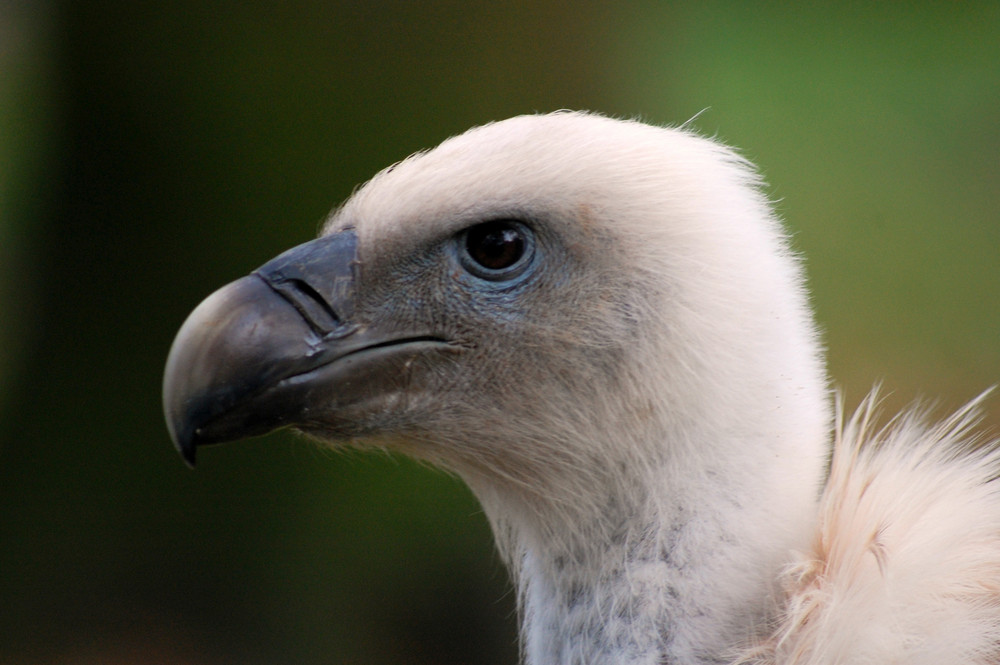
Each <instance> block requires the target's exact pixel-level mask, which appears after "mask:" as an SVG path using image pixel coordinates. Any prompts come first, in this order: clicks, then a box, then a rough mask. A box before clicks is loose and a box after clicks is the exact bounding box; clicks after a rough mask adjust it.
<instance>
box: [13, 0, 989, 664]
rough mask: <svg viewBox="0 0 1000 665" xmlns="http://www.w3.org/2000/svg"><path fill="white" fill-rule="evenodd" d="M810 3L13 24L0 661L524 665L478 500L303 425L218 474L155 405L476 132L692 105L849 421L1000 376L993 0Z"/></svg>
mask: <svg viewBox="0 0 1000 665" xmlns="http://www.w3.org/2000/svg"><path fill="white" fill-rule="evenodd" d="M785 4H786V3H717V2H686V3H685V2H682V3H654V2H647V3H641V2H639V3H636V2H622V3H604V2H586V1H585V2H558V1H555V0H541V1H538V2H511V3H492V2H469V1H458V0H455V1H449V0H432V1H430V2H404V1H400V0H396V1H385V2H378V1H376V2H351V3H346V2H330V1H324V2H319V1H318V0H316V1H310V0H292V1H291V2H282V3H278V2H273V3H255V4H253V3H237V2H216V1H209V2H204V1H198V2H193V1H191V0H174V1H173V2H144V3H137V2H124V1H121V0H105V1H99V2H94V1H84V0H79V1H75V2H74V1H69V0H67V1H65V2H58V3H52V2H50V3H47V4H46V3H43V2H37V1H36V2H16V1H14V2H11V1H9V0H8V1H5V2H2V3H0V474H2V478H0V662H2V663H5V664H10V665H21V664H32V665H37V664H49V663H190V664H204V665H210V664H222V663H268V664H281V663H289V664H291V663H296V664H305V665H310V664H313V663H315V664H320V663H372V664H378V663H412V664H420V665H422V664H429V663H436V664H449V663H469V662H477V663H485V664H491V663H507V664H512V663H514V662H515V659H516V655H517V645H516V637H515V618H514V614H513V613H514V609H513V608H514V602H513V597H512V596H513V594H512V593H511V591H510V588H509V585H508V583H507V580H506V577H505V573H504V571H503V568H502V566H501V564H500V563H499V560H498V558H497V556H496V555H495V554H494V553H493V549H492V544H491V540H490V536H489V533H488V528H487V526H486V524H485V521H484V519H483V517H482V515H481V514H480V512H479V509H478V508H477V505H476V503H475V501H474V500H473V498H472V497H471V496H470V495H469V493H468V492H467V491H466V490H465V489H464V488H463V486H462V485H461V484H460V483H459V482H458V481H457V480H455V479H453V478H450V477H448V476H446V475H444V474H442V473H440V472H436V471H434V470H431V469H427V468H423V467H420V466H418V465H416V464H413V463H411V462H408V461H407V460H402V459H395V458H388V457H385V456H380V455H371V456H366V455H361V454H352V455H349V456H342V455H334V454H331V453H328V452H324V451H321V450H318V449H317V448H316V447H315V446H314V445H312V444H309V443H304V442H303V441H301V440H298V439H297V438H296V437H294V436H291V435H286V434H278V435H272V436H270V437H266V438H264V439H259V440H255V441H252V442H248V443H243V444H238V445H231V446H227V447H220V448H215V449H211V450H206V451H204V453H203V454H202V455H201V456H200V465H199V468H198V470H197V471H196V472H192V471H189V470H188V469H187V468H185V466H184V465H183V464H182V463H181V461H180V459H179V458H178V456H177V455H176V453H175V452H174V450H173V449H172V447H171V445H170V442H169V440H168V438H167V434H166V431H165V429H164V426H163V423H162V416H161V413H160V395H159V390H160V375H161V370H162V365H163V362H164V360H165V357H166V353H167V349H168V347H169V344H170V342H171V340H172V337H173V335H174V333H175V332H176V330H177V328H178V327H179V326H180V324H181V322H182V321H183V319H184V318H185V316H186V315H187V313H188V312H189V311H190V310H191V309H192V308H193V307H194V306H195V305H196V304H197V303H198V302H199V301H200V299H201V298H203V297H204V296H205V295H207V294H208V293H209V292H211V291H212V290H214V289H215V288H217V287H218V286H221V285H222V284H223V283H225V282H228V281H230V280H232V279H234V278H236V277H238V276H239V275H241V274H243V273H245V272H247V271H248V270H250V269H252V268H254V267H256V266H257V265H259V264H260V263H262V262H263V261H264V260H266V259H268V258H270V257H271V256H273V255H274V254H276V253H278V252H279V251H280V250H283V249H285V248H287V247H289V246H290V245H292V244H295V243H299V242H303V241H305V240H307V239H309V238H310V237H312V236H313V235H314V233H315V232H316V230H317V225H318V223H319V222H320V220H321V219H322V218H323V217H324V215H325V214H326V213H327V211H328V210H329V209H330V208H331V207H332V206H334V205H335V204H337V203H338V202H339V201H341V200H342V199H344V198H345V197H346V196H347V195H348V194H349V193H350V192H351V189H352V188H353V187H354V186H355V185H356V184H357V183H360V182H362V181H364V180H365V179H366V178H368V177H369V176H370V175H371V174H373V173H374V172H375V171H376V170H377V169H379V168H381V167H383V166H385V165H387V164H389V163H391V162H393V161H395V160H398V159H400V158H401V157H403V156H405V155H406V154H408V153H410V152H412V151H414V150H417V149H419V148H423V147H428V146H431V145H433V144H435V143H437V142H438V141H440V140H441V139H443V138H445V137H447V136H449V135H451V134H455V133H458V132H461V131H462V130H464V129H465V128H467V127H469V126H471V125H474V124H478V123H482V122H485V121H489V120H494V119H499V118H503V117H506V116H510V115H514V114H518V113H526V112H527V113H530V112H534V111H549V110H554V109H558V108H586V109H594V110H599V111H603V112H605V113H608V114H612V115H624V116H641V117H642V118H644V119H646V120H648V121H651V122H654V123H661V124H678V123H681V122H684V121H686V120H688V119H689V118H691V117H692V116H694V115H696V114H698V113H701V115H700V116H699V117H698V119H697V121H696V123H695V125H696V126H697V127H698V128H700V130H701V131H702V132H704V133H706V134H710V135H716V136H718V137H720V138H722V139H723V140H725V141H727V142H730V143H733V144H735V145H737V146H739V147H741V149H742V150H743V151H744V154H746V155H747V156H748V157H750V158H751V159H753V160H754V161H756V162H757V163H758V164H759V165H760V167H761V169H762V170H763V172H764V174H765V175H766V178H767V180H768V181H769V183H770V189H771V194H772V196H773V197H774V198H775V199H776V200H777V201H778V207H779V209H780V211H781V214H782V215H783V216H784V218H785V219H786V220H787V222H788V225H789V227H790V229H791V230H792V232H793V233H794V243H795V246H796V247H797V249H799V250H800V251H801V252H803V253H804V254H805V255H806V257H807V260H808V270H809V274H810V280H811V288H812V291H813V294H814V302H815V306H816V309H817V312H818V316H819V320H820V322H821V325H822V327H823V329H824V331H825V340H826V343H827V344H828V346H829V349H830V368H831V373H832V375H833V377H834V379H835V381H836V383H837V385H840V386H842V387H843V388H844V389H845V390H846V392H847V396H848V400H847V401H848V403H850V404H854V403H856V402H857V401H858V400H859V399H860V397H861V396H862V395H863V394H864V393H865V392H866V391H867V390H868V388H869V387H870V386H871V384H873V383H874V382H876V381H879V380H883V381H884V383H885V386H886V387H887V388H888V389H889V390H891V391H893V392H892V396H891V397H890V400H889V403H890V406H893V407H894V406H899V405H901V404H904V403H906V402H908V401H910V400H911V399H914V398H917V397H920V396H929V397H937V396H940V397H941V405H942V408H949V407H954V406H957V405H958V404H960V403H961V402H963V401H964V400H966V399H968V398H970V397H972V396H973V395H975V394H977V393H978V392H979V391H981V390H982V389H984V388H986V387H988V386H990V385H992V384H994V383H997V382H998V381H1000V212H998V211H1000V38H998V35H1000V3H997V2H988V3H987V2H983V3H962V4H959V3H908V4H906V5H905V9H902V8H901V9H892V5H891V4H888V3H887V4H883V5H880V6H872V7H868V6H867V4H868V3H864V4H862V3H856V4H854V5H850V4H846V5H843V6H841V7H840V8H839V9H837V10H820V9H806V8H805V5H803V7H801V8H800V9H798V10H795V11H788V10H787V9H785V8H784V7H785ZM872 4H874V3H872ZM898 6H899V7H903V5H898ZM987 408H988V411H989V414H988V417H987V419H988V421H989V423H991V424H992V425H993V426H996V425H998V424H1000V399H998V398H997V397H993V398H991V399H990V401H989V402H988V405H987Z"/></svg>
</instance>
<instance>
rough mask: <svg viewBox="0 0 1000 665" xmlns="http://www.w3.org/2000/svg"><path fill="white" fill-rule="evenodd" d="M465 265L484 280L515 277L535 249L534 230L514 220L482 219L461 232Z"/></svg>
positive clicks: (463, 263)
mask: <svg viewBox="0 0 1000 665" xmlns="http://www.w3.org/2000/svg"><path fill="white" fill-rule="evenodd" d="M460 242H461V249H462V251H461V257H462V265H463V266H464V267H465V269H466V270H468V271H469V272H471V273H473V274H474V275H476V276H477V277H481V278H483V279H488V280H493V281H499V280H507V279H511V278H513V277H516V276H517V275H519V274H520V273H521V270H522V269H523V268H524V267H525V266H526V265H527V264H528V261H529V259H530V257H531V251H532V249H533V246H534V245H533V238H532V236H531V232H530V231H529V230H528V228H527V227H526V226H524V224H521V223H520V222H517V221H514V220H511V219H501V220H495V221H490V222H483V223H482V224H477V225H475V226H472V227H470V228H468V229H466V230H465V231H463V232H462V235H461V237H460Z"/></svg>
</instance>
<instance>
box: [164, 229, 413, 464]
mask: <svg viewBox="0 0 1000 665" xmlns="http://www.w3.org/2000/svg"><path fill="white" fill-rule="evenodd" d="M358 268H359V261H358V241H357V235H356V234H355V232H354V230H353V229H347V230H344V231H341V232H339V233H335V234H332V235H329V236H326V237H323V238H319V239H317V240H313V241H311V242H307V243H305V244H303V245H299V246H298V247H295V248H293V249H290V250H289V251H287V252H285V253H284V254H281V255H280V256H278V257H276V258H275V259H273V260H271V261H269V262H268V263H266V264H264V265H263V266H261V267H260V268H259V269H257V270H256V271H254V272H253V273H251V274H250V275H248V276H246V277H243V278H241V279H238V280H236V281H235V282H232V283H231V284H228V285H226V286H224V287H223V288H221V289H219V290H218V291H216V292H215V293H213V294H212V295H210V296H209V297H208V298H206V299H205V300H204V301H203V302H202V303H201V304H200V305H199V306H198V307H197V308H196V309H195V310H194V311H193V312H192V313H191V315H190V316H189V317H188V319H187V321H185V322H184V325H183V326H181V329H180V331H179V332H178V333H177V337H176V338H175V339H174V343H173V346H172V347H171V349H170V354H169V356H168V357H167V365H166V369H165V372H164V378H163V408H164V412H165V415H166V420H167V428H168V429H169V430H170V436H171V438H172V439H173V441H174V445H175V446H176V447H177V449H178V450H179V451H180V453H181V456H182V457H183V458H184V460H185V461H186V462H187V463H188V464H189V465H192V466H193V465H194V460H195V451H196V449H197V446H199V445H203V444H209V443H221V442H223V441H230V440H234V439H239V438H244V437H248V436H256V435H260V434H265V433H267V432H270V431H272V430H275V429H278V428H280V427H284V426H286V425H302V424H306V423H308V422H309V420H310V418H311V417H314V415H315V414H314V413H313V412H314V411H316V410H317V407H318V405H320V404H327V403H329V402H330V400H331V397H330V394H329V393H330V392H331V391H333V390H340V391H342V390H343V389H344V388H345V385H344V384H345V381H344V377H345V376H347V378H350V376H351V372H352V371H354V372H355V373H356V372H357V369H356V366H357V365H358V361H356V360H355V361H354V362H351V359H349V358H348V356H351V357H352V358H355V357H357V356H359V355H364V354H360V353H359V352H361V351H365V350H372V349H381V348H384V347H387V346H392V345H393V342H394V340H392V339H388V340H387V339H385V338H384V336H380V335H379V334H378V333H377V332H376V331H372V330H368V329H366V328H365V327H364V326H361V325H359V324H357V323H356V322H354V321H353V320H352V317H353V315H354V289H355V285H356V281H357V273H358ZM401 341H405V340H401ZM369 355H371V354H369ZM362 364H363V363H362ZM352 366H353V369H352ZM392 376H393V373H392V372H389V371H383V372H382V373H381V374H380V375H376V376H375V377H374V379H373V377H372V376H371V372H370V371H369V374H368V375H366V376H365V377H364V378H365V380H367V381H372V380H374V381H375V382H376V383H377V382H378V381H379V380H381V381H383V382H386V381H389V382H391V381H392V380H393V379H392ZM396 380H397V381H398V379H396ZM348 383H349V381H348ZM383 387H384V386H383ZM333 401H334V402H336V399H334V400H333ZM341 401H343V400H341Z"/></svg>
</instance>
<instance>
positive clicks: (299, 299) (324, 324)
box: [264, 279, 344, 335]
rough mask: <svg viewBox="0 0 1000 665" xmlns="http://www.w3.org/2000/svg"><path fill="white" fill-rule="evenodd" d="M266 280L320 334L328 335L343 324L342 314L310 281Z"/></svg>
mask: <svg viewBox="0 0 1000 665" xmlns="http://www.w3.org/2000/svg"><path fill="white" fill-rule="evenodd" d="M264 281H265V282H267V284H268V286H270V287H271V288H272V289H274V290H275V291H277V292H278V294H279V295H281V297H283V298H284V299H285V300H287V301H288V302H289V303H291V305H292V306H293V307H294V308H295V309H296V310H298V312H299V314H301V315H302V318H304V319H305V320H306V322H307V323H309V326H310V327H311V328H312V329H313V330H315V331H316V332H317V333H319V334H320V335H328V334H330V333H331V332H333V331H335V330H337V329H338V328H340V327H342V326H343V323H344V322H343V319H342V318H341V315H340V314H338V313H337V311H336V310H335V309H334V308H333V306H332V305H331V304H330V303H328V302H327V301H326V299H325V298H324V297H323V296H322V295H320V293H319V291H317V290H316V289H314V288H313V287H312V285H311V284H309V282H307V281H305V280H302V279H289V280H287V281H282V282H278V283H274V282H272V281H270V280H267V279H265V280H264Z"/></svg>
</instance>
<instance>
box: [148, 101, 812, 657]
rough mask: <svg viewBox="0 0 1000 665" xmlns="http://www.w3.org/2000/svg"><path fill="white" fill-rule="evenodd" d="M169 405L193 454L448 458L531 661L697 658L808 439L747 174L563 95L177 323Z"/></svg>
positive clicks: (796, 475) (767, 586)
mask: <svg viewBox="0 0 1000 665" xmlns="http://www.w3.org/2000/svg"><path fill="white" fill-rule="evenodd" d="M164 406H165V411H166V418H167V423H168V426H169V429H170V433H171V435H172V437H173V439H174V441H175V443H176V445H177V447H178V448H179V450H180V452H181V454H182V455H183V456H184V458H185V459H186V460H187V461H188V462H189V463H193V462H194V458H195V451H196V449H197V448H199V447H201V446H203V445H205V444H212V443H217V442H222V441H227V440H233V439H239V438H244V437H247V436H252V435H257V434H262V433H265V432H268V431H270V430H273V429H276V428H280V427H292V428H295V429H297V430H299V431H301V432H304V433H306V434H308V435H309V436H311V437H314V438H316V439H318V440H320V441H322V442H324V443H327V444H329V445H331V446H335V447H341V446H356V447H379V448H386V449H391V450H395V451H401V452H403V453H406V454H408V455H412V456H414V457H417V458H421V459H424V460H429V461H431V462H433V463H435V464H438V465H441V466H443V467H445V468H447V469H449V470H451V471H453V472H455V473H457V474H458V475H459V476H461V477H462V478H463V479H464V480H465V481H466V482H467V483H468V484H469V486H470V487H471V488H472V490H473V491H474V492H475V493H476V495H477V497H478V498H479V500H480V501H481V502H482V505H483V507H484V510H485V512H486V514H487V515H488V517H489V519H490V521H491V523H492V525H493V528H494V532H495V534H496V537H497V541H498V544H499V546H500V549H501V551H502V553H503V554H504V556H505V557H506V559H507V560H508V562H509V564H510V566H511V568H512V571H513V575H514V578H515V580H516V581H517V584H518V587H519V592H520V598H521V604H522V616H523V624H524V636H523V640H524V650H525V656H526V659H527V660H528V662H530V663H534V664H538V665H541V664H543V663H544V664H548V663H597V662H616V663H617V662H621V663H625V662H628V663H633V662H634V663H663V662H670V663H703V662H704V663H709V662H712V663H714V662H720V661H719V659H720V658H721V657H722V655H723V654H724V653H725V651H726V649H727V648H728V647H730V646H732V645H733V644H737V643H739V642H740V641H741V640H745V639H746V638H747V637H748V636H752V635H753V634H754V632H755V631H756V630H758V629H759V628H760V627H761V626H763V625H764V624H766V622H767V621H768V620H769V618H770V617H771V615H772V613H773V609H774V608H773V606H774V603H773V602H769V601H768V600H767V599H773V598H774V596H775V593H776V589H775V586H776V582H775V580H776V579H777V578H778V574H779V572H780V570H781V568H782V567H783V566H784V565H786V564H787V562H788V552H789V551H791V550H793V549H796V548H805V547H807V546H808V544H809V539H810V537H811V535H812V530H811V529H812V527H813V526H814V521H815V514H816V506H817V500H818V498H819V493H820V490H821V487H822V480H823V473H824V469H825V464H826V454H827V445H828V439H829V432H830V429H831V427H830V425H831V423H830V406H829V395H828V390H827V383H826V379H825V375H824V369H823V363H822V360H821V358H820V354H819V352H818V345H817V341H816V334H815V332H814V327H813V323H812V320H811V316H810V314H809V311H808V306H807V300H806V296H805V294H804V289H803V278H802V274H801V271H800V267H799V265H798V262H797V261H796V259H795V257H794V256H793V255H792V253H791V252H790V251H789V248H788V245H787V241H786V238H785V235H784V234H783V232H782V229H781V227H780V225H779V223H778V222H777V220H776V219H775V217H774V215H773V214H772V212H771V210H770V207H769V205H768V203H767V201H766V199H765V197H764V196H763V195H762V193H761V189H760V182H759V179H758V177H757V176H756V175H755V173H754V171H753V169H752V168H751V167H750V166H749V165H748V164H747V162H746V161H745V160H743V159H742V158H741V157H740V156H738V155H737V154H736V153H734V152H733V151H731V150H729V149H727V148H726V147H723V146H722V145H720V144H718V143H716V142H714V141H711V140H708V139H705V138H701V137H698V136H696V135H694V134H693V133H692V132H690V131H687V130H684V129H664V128H658V127H652V126H649V125H645V124H641V123H639V122H631V121H619V120H613V119H609V118H606V117H601V116H596V115H590V114H584V113H572V112H561V113H555V114H551V115H535V116H523V117H516V118H512V119H509V120H506V121H503V122H497V123H494V124H489V125H485V126H482V127H479V128H476V129H473V130H470V131H469V132H467V133H465V134H462V135H460V136H457V137H454V138H451V139H449V140H447V141H445V142H444V143H442V144H441V145H440V146H438V147H437V148H435V149H433V150H430V151H427V152H423V153H419V154H416V155H413V156H411V157H409V158H408V159H405V160H403V161H401V162H399V163H397V164H395V165H393V166H391V167H389V168H387V169H385V170H384V171H382V172H381V173H379V174H378V175H376V176H375V177H374V178H373V179H372V180H371V181H370V182H368V183H367V184H366V185H364V186H363V187H361V188H360V189H359V190H358V191H357V192H356V193H355V194H354V195H353V196H352V197H351V198H350V199H349V200H348V201H347V202H346V203H344V204H343V205H342V206H341V207H340V208H339V209H338V210H336V211H335V212H334V213H333V214H332V215H331V217H330V218H329V220H328V221H327V223H326V224H325V226H324V228H323V231H322V233H321V235H320V237H319V238H318V239H316V240H313V241H311V242H308V243H305V244H303V245H300V246H298V247H295V248H293V249H290V250H288V251H286V252H285V253H283V254H280V255H279V256H277V257H276V258H275V259H273V260H271V261H269V262H268V263H266V264H264V265H263V266H261V267H260V268H258V269H257V270H255V271H253V272H252V273H251V274H250V275H248V276H246V277H243V278H241V279H238V280H237V281H235V282H232V283H231V284H229V285H228V286H225V287H223V288H222V289H220V290H219V291H217V292H215V293H214V294H212V295H211V296H210V297H208V298H207V299H206V300H205V301H204V302H203V303H202V304H201V305H199V306H198V307H197V308H196V309H195V310H194V311H193V313H192V314H191V315H190V317H189V318H188V320H187V321H186V322H185V323H184V325H183V327H182V328H181V330H180V332H179V333H178V335H177V338H176V340H175V342H174V345H173V347H172V349H171V351H170V355H169V358H168V361H167V367H166V374H165V379H164Z"/></svg>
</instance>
